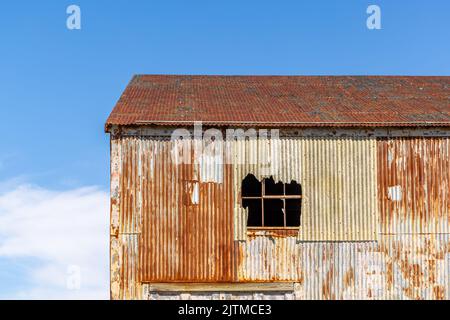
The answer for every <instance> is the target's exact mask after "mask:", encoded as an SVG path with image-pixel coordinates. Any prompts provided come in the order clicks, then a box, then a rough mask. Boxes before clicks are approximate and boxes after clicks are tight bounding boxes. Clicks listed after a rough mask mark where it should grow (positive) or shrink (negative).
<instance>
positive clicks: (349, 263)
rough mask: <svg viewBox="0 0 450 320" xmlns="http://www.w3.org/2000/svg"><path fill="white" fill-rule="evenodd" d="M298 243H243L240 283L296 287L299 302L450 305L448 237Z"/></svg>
mask: <svg viewBox="0 0 450 320" xmlns="http://www.w3.org/2000/svg"><path fill="white" fill-rule="evenodd" d="M294 241H295V237H294V236H289V237H268V236H266V235H257V234H255V235H251V236H249V239H248V241H242V242H239V247H240V252H241V261H242V263H241V265H240V270H239V280H240V281H293V282H297V289H296V291H297V292H296V296H297V298H300V299H314V300H317V299H319V300H321V299H325V300H329V299H377V300H378V299H450V236H449V235H397V236H382V237H380V240H379V241H368V242H359V241H358V242H347V241H344V242H341V241H339V242H334V241H333V242H326V241H320V242H311V241H308V242H300V243H297V245H294Z"/></svg>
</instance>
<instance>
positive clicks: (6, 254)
mask: <svg viewBox="0 0 450 320" xmlns="http://www.w3.org/2000/svg"><path fill="white" fill-rule="evenodd" d="M108 206H109V200H108V194H107V193H106V192H104V191H102V190H100V189H99V188H96V187H86V188H79V189H73V190H68V191H51V190H47V189H43V188H39V187H36V186H33V185H23V184H22V185H20V186H16V187H14V188H13V189H11V190H10V191H6V192H5V191H4V190H3V191H1V193H0V258H2V259H11V261H12V260H13V259H17V258H31V259H29V260H27V261H33V262H30V265H29V266H27V270H29V271H27V274H26V277H27V279H26V280H27V283H30V284H31V285H30V287H29V288H26V290H20V291H19V292H17V291H16V292H11V293H10V296H9V295H8V298H29V299H78V298H81V299H108V298H109V260H108V259H109V251H108V250H109V239H108V234H109V232H108V222H109V213H108V212H109V210H108ZM6 261H8V260H6ZM36 261H39V263H36ZM77 270H79V271H80V273H79V275H78V273H77ZM78 276H79V277H78ZM74 279H75V280H77V279H79V280H80V281H79V284H80V286H79V289H77V286H75V287H74V286H73V285H72V286H71V283H73V280H74ZM71 281H72V282H71ZM70 288H72V289H70ZM74 288H75V289H74Z"/></svg>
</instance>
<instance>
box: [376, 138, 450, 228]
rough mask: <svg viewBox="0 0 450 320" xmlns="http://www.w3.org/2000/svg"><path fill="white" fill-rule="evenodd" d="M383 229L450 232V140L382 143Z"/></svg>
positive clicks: (402, 139)
mask: <svg viewBox="0 0 450 320" xmlns="http://www.w3.org/2000/svg"><path fill="white" fill-rule="evenodd" d="M378 181H379V183H378V187H379V206H380V220H381V232H382V233H387V234H409V233H415V234H418V233H421V234H426V233H450V139H449V138H396V139H389V140H388V139H380V140H379V142H378Z"/></svg>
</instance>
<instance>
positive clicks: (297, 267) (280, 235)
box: [238, 230, 302, 282]
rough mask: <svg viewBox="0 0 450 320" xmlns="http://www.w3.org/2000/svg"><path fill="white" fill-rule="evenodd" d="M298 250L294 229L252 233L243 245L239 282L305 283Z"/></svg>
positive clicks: (240, 248) (240, 245)
mask: <svg viewBox="0 0 450 320" xmlns="http://www.w3.org/2000/svg"><path fill="white" fill-rule="evenodd" d="M293 233H295V235H293ZM289 234H290V236H289ZM297 249H298V247H297V245H296V232H293V231H292V230H287V231H284V230H278V231H271V232H269V231H255V232H252V234H250V235H249V236H248V239H247V241H245V242H239V256H240V259H239V261H240V264H239V270H238V277H239V281H245V282H248V281H268V282H273V281H275V282H280V281H296V282H297V281H301V279H302V270H301V260H300V259H298V258H299V257H298V254H297Z"/></svg>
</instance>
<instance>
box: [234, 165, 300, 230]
mask: <svg viewBox="0 0 450 320" xmlns="http://www.w3.org/2000/svg"><path fill="white" fill-rule="evenodd" d="M241 198H242V207H244V208H246V209H247V210H248V221H247V225H248V226H249V227H299V226H300V215H301V201H302V188H301V185H300V184H299V183H297V182H296V181H293V180H292V181H291V182H290V183H283V182H280V181H279V182H275V181H274V179H273V177H270V178H264V179H263V180H262V181H259V180H258V179H257V178H256V177H255V176H254V175H252V174H249V175H247V176H246V177H245V179H244V180H243V181H242V187H241Z"/></svg>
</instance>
